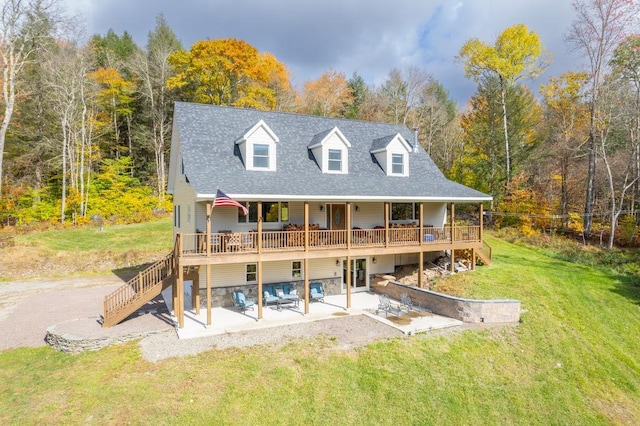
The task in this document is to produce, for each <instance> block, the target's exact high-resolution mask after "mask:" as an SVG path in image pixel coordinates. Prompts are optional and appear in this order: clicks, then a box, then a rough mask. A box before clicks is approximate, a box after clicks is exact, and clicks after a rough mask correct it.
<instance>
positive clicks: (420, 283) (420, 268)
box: [418, 232, 424, 288]
mask: <svg viewBox="0 0 640 426" xmlns="http://www.w3.org/2000/svg"><path fill="white" fill-rule="evenodd" d="M420 235H422V232H421V233H420ZM421 240H422V238H421ZM423 281H424V252H423V251H422V250H420V252H419V253H418V288H424V283H423Z"/></svg>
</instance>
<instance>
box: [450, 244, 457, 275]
mask: <svg viewBox="0 0 640 426" xmlns="http://www.w3.org/2000/svg"><path fill="white" fill-rule="evenodd" d="M455 253H456V251H455V250H454V249H453V247H451V262H450V263H451V264H450V265H449V267H450V268H449V270H450V271H451V273H454V272H455V271H456V260H455V259H456V254H455Z"/></svg>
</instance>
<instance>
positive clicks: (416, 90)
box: [381, 67, 430, 126]
mask: <svg viewBox="0 0 640 426" xmlns="http://www.w3.org/2000/svg"><path fill="white" fill-rule="evenodd" d="M405 75H406V77H405ZM429 79H430V76H429V74H428V73H427V72H426V71H425V70H423V69H420V68H417V67H411V68H409V69H408V70H407V71H406V72H404V73H403V72H402V71H400V70H398V69H393V70H391V71H390V72H389V76H388V77H387V80H386V81H385V82H384V84H383V85H382V88H381V92H382V94H383V98H384V99H385V104H384V106H385V107H386V110H387V116H388V118H387V121H388V122H390V123H393V124H403V125H406V124H407V121H408V120H409V117H411V116H412V115H414V113H415V110H416V108H417V105H418V100H419V99H420V96H421V94H422V92H423V90H424V88H425V86H426V85H427V84H428V82H429ZM412 124H413V125H414V126H415V125H416V124H417V123H416V122H415V120H414V122H413V123H412Z"/></svg>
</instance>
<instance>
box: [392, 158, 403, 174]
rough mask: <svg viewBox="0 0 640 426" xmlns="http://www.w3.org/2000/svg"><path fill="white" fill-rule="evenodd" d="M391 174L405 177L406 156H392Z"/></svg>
mask: <svg viewBox="0 0 640 426" xmlns="http://www.w3.org/2000/svg"><path fill="white" fill-rule="evenodd" d="M391 173H392V174H394V175H404V155H402V154H391Z"/></svg>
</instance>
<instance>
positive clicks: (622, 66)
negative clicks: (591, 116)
mask: <svg viewBox="0 0 640 426" xmlns="http://www.w3.org/2000/svg"><path fill="white" fill-rule="evenodd" d="M611 66H612V67H613V72H614V74H615V75H616V76H618V77H619V78H621V79H622V80H624V81H627V82H629V83H631V85H632V86H633V93H634V97H633V98H634V100H633V104H634V108H633V111H634V113H633V119H632V123H631V126H630V138H631V141H632V143H634V145H635V147H636V150H635V152H634V153H633V155H634V157H635V177H636V184H635V185H636V189H635V193H634V197H633V198H634V199H632V201H631V203H630V204H631V205H630V208H631V211H632V212H634V211H635V203H636V202H637V201H639V200H640V36H639V35H631V36H629V37H628V38H627V39H626V40H625V41H623V42H622V43H621V44H620V45H618V47H616V50H615V51H614V52H613V59H612V60H611Z"/></svg>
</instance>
